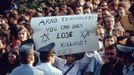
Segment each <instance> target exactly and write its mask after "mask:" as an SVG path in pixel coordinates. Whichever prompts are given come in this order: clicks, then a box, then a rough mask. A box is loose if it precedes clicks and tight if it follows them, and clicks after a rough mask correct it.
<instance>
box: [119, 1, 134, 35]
mask: <svg viewBox="0 0 134 75" xmlns="http://www.w3.org/2000/svg"><path fill="white" fill-rule="evenodd" d="M129 11H130V13H129V14H127V15H124V16H122V18H121V21H120V22H121V24H122V26H123V27H124V29H125V31H126V33H129V34H130V33H131V32H133V31H134V3H132V4H131V6H130V8H129Z"/></svg>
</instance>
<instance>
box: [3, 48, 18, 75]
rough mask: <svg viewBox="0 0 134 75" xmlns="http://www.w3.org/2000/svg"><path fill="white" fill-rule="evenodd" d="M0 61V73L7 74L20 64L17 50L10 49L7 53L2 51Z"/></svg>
mask: <svg viewBox="0 0 134 75" xmlns="http://www.w3.org/2000/svg"><path fill="white" fill-rule="evenodd" d="M0 63H1V64H0V75H9V74H10V73H11V72H12V70H13V69H14V68H16V67H17V66H19V65H20V62H19V57H18V52H17V51H15V50H11V51H10V52H8V53H4V54H3V55H2V57H1V59H0ZM3 67H5V68H3Z"/></svg>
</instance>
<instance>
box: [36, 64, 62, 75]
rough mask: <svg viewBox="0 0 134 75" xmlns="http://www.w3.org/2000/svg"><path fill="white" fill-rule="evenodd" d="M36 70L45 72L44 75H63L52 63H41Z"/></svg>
mask: <svg viewBox="0 0 134 75" xmlns="http://www.w3.org/2000/svg"><path fill="white" fill-rule="evenodd" d="M36 68H38V69H41V70H43V72H44V75H63V74H62V72H61V71H60V70H59V69H57V68H55V67H53V66H52V65H51V64H50V63H41V64H40V65H37V66H36Z"/></svg>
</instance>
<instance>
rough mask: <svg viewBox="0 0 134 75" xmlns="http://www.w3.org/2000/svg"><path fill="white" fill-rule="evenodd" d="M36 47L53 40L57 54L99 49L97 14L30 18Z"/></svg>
mask: <svg viewBox="0 0 134 75" xmlns="http://www.w3.org/2000/svg"><path fill="white" fill-rule="evenodd" d="M31 25H32V28H33V30H34V34H33V39H34V42H35V46H36V49H39V48H40V47H42V46H44V45H47V44H49V43H51V42H55V44H56V46H55V48H54V50H55V52H56V54H57V55H65V54H73V53H80V52H87V51H92V50H97V49H99V44H98V39H97V36H96V27H97V14H87V15H69V16H51V17H35V18H32V19H31Z"/></svg>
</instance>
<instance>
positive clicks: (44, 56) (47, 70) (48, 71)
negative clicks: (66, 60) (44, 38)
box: [36, 43, 63, 75]
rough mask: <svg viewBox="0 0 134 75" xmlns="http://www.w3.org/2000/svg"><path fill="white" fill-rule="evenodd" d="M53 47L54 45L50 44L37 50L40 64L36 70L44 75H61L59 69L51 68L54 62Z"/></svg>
mask: <svg viewBox="0 0 134 75" xmlns="http://www.w3.org/2000/svg"><path fill="white" fill-rule="evenodd" d="M54 46H55V43H50V44H48V45H46V46H43V47H41V48H39V49H38V52H39V53H40V60H41V64H40V65H37V66H36V68H38V69H41V70H43V72H44V74H45V75H63V74H62V72H61V71H60V70H59V69H57V68H55V67H53V66H52V64H53V63H54V61H55V54H54V53H55V52H54V50H53V48H54Z"/></svg>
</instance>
